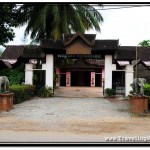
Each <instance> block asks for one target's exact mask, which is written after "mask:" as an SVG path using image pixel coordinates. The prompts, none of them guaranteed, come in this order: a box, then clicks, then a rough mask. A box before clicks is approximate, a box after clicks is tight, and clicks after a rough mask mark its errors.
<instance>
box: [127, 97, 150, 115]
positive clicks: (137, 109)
mask: <svg viewBox="0 0 150 150" xmlns="http://www.w3.org/2000/svg"><path fill="white" fill-rule="evenodd" d="M129 97H130V104H131V112H133V113H136V114H145V113H147V111H148V99H149V97H148V96H135V95H130V96H129Z"/></svg>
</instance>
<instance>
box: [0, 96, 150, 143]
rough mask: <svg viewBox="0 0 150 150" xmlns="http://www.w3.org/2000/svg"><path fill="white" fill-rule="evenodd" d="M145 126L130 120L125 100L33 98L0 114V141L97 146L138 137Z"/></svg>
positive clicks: (137, 121) (136, 119)
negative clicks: (89, 143)
mask: <svg viewBox="0 0 150 150" xmlns="http://www.w3.org/2000/svg"><path fill="white" fill-rule="evenodd" d="M143 119H145V122H143ZM149 123H150V121H149V118H142V119H141V118H134V117H132V115H131V113H130V105H129V102H128V100H122V99H121V100H120V99H116V100H107V99H104V98H58V97H53V98H43V99H41V98H37V97H36V98H34V99H32V100H29V101H26V102H23V103H21V104H16V105H14V109H13V110H11V111H9V112H1V113H0V133H1V135H3V136H1V137H0V141H1V142H4V141H6V142H7V141H9V142H10V141H12V142H14V141H15V142H18V141H27V142H31V141H34V142H35V141H45V142H54V141H55V142H58V141H59V142H60V141H78V142H85V141H94V142H97V141H99V142H100V141H104V137H106V136H115V135H118V136H119V135H136V134H138V135H139V134H140V135H141V134H143V133H144V132H142V130H140V128H142V125H143V127H144V128H146V129H150V127H149ZM135 130H136V131H138V132H135ZM143 131H145V130H143ZM149 131H150V130H149ZM145 134H148V132H145V133H144V135H145Z"/></svg>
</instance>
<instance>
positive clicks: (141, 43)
mask: <svg viewBox="0 0 150 150" xmlns="http://www.w3.org/2000/svg"><path fill="white" fill-rule="evenodd" d="M139 45H140V46H143V47H148V46H150V40H143V41H142V42H140V43H139Z"/></svg>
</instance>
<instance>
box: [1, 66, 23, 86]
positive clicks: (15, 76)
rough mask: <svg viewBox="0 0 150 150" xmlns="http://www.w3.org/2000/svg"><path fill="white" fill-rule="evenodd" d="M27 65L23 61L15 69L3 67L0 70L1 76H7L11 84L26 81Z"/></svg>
mask: <svg viewBox="0 0 150 150" xmlns="http://www.w3.org/2000/svg"><path fill="white" fill-rule="evenodd" d="M24 69H25V65H24V64H23V63H22V64H21V65H20V66H19V67H17V68H13V69H2V70H0V76H7V77H8V79H9V82H10V85H14V84H15V85H16V84H21V83H22V82H24V78H25V73H24Z"/></svg>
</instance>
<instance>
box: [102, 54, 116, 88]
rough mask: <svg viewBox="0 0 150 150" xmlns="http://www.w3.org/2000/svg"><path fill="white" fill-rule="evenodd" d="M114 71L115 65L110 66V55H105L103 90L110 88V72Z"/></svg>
mask: <svg viewBox="0 0 150 150" xmlns="http://www.w3.org/2000/svg"><path fill="white" fill-rule="evenodd" d="M113 70H116V64H112V55H105V78H104V88H105V89H106V88H112V71H113Z"/></svg>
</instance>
